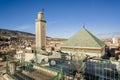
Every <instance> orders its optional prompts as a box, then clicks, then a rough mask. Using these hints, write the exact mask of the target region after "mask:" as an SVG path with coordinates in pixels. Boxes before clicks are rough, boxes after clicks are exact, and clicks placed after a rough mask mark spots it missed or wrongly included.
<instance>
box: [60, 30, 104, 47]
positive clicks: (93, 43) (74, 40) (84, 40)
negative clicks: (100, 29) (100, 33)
mask: <svg viewBox="0 0 120 80" xmlns="http://www.w3.org/2000/svg"><path fill="white" fill-rule="evenodd" d="M104 45H105V43H104V42H102V41H101V40H99V39H98V38H97V37H95V36H94V35H93V34H92V33H90V32H89V31H88V30H87V29H85V28H83V29H81V30H80V31H79V32H78V33H76V34H75V35H74V36H72V37H71V38H69V39H68V41H67V42H64V43H63V45H62V47H95V48H99V47H103V46H104Z"/></svg>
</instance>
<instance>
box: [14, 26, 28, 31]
mask: <svg viewBox="0 0 120 80" xmlns="http://www.w3.org/2000/svg"><path fill="white" fill-rule="evenodd" d="M29 28H30V26H29V25H21V26H17V27H16V28H14V30H18V31H25V30H27V29H29Z"/></svg>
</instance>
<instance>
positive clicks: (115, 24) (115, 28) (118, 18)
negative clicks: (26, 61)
mask: <svg viewBox="0 0 120 80" xmlns="http://www.w3.org/2000/svg"><path fill="white" fill-rule="evenodd" d="M42 8H44V15H45V19H46V21H47V25H46V28H47V36H50V37H59V38H68V37H71V36H72V35H74V34H75V33H76V32H78V31H80V30H81V28H82V27H83V25H85V26H86V28H87V29H88V30H89V31H90V32H92V33H93V34H101V33H111V32H120V0H0V28H4V29H11V30H20V31H24V32H30V33H35V19H36V18H37V13H38V12H39V11H40V10H41V9H42Z"/></svg>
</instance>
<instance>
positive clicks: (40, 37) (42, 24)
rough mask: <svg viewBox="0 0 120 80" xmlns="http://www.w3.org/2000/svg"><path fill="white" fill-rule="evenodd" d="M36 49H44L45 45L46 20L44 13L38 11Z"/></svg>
mask: <svg viewBox="0 0 120 80" xmlns="http://www.w3.org/2000/svg"><path fill="white" fill-rule="evenodd" d="M35 23H36V49H37V50H40V49H41V48H42V49H45V47H46V20H44V13H43V12H39V13H38V18H37V20H36V22H35Z"/></svg>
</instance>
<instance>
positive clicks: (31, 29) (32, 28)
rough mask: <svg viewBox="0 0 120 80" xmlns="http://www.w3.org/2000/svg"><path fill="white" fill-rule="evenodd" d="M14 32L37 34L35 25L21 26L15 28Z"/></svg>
mask: <svg viewBox="0 0 120 80" xmlns="http://www.w3.org/2000/svg"><path fill="white" fill-rule="evenodd" d="M12 30H17V31H23V32H29V33H35V26H34V25H33V24H31V25H19V26H16V27H14V29H12Z"/></svg>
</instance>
